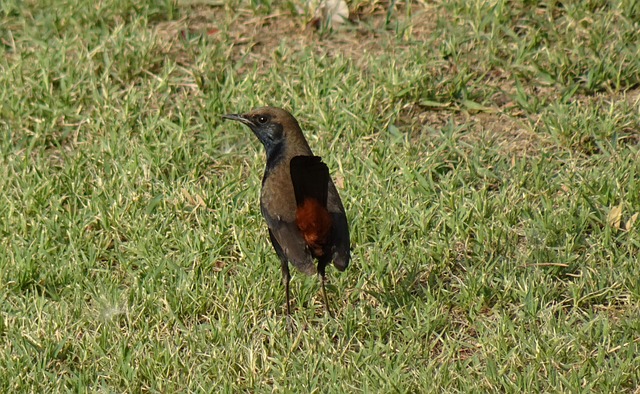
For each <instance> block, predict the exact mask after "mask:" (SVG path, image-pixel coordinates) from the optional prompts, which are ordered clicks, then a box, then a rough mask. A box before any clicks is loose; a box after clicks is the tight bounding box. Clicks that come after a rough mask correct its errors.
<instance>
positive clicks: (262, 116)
mask: <svg viewBox="0 0 640 394" xmlns="http://www.w3.org/2000/svg"><path fill="white" fill-rule="evenodd" d="M258 123H262V124H264V123H267V117H266V116H264V115H260V116H258Z"/></svg>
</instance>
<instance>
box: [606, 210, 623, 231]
mask: <svg viewBox="0 0 640 394" xmlns="http://www.w3.org/2000/svg"><path fill="white" fill-rule="evenodd" d="M621 219H622V204H620V205H617V206H615V207H613V208H611V211H609V215H607V223H608V224H609V226H611V227H613V228H615V229H619V228H620V220H621Z"/></svg>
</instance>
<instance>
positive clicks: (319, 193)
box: [223, 107, 351, 316]
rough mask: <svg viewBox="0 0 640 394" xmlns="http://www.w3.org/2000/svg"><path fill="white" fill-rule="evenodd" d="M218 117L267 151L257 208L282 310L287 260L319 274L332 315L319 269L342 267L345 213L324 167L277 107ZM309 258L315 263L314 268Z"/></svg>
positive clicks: (346, 251) (288, 277)
mask: <svg viewBox="0 0 640 394" xmlns="http://www.w3.org/2000/svg"><path fill="white" fill-rule="evenodd" d="M223 118H225V119H231V120H236V121H238V122H240V123H243V124H245V125H247V126H249V128H250V129H251V131H253V133H254V134H255V135H256V137H258V139H259V140H260V142H261V143H262V145H264V147H265V150H266V153H267V165H266V168H265V170H264V176H263V178H262V192H261V194H260V210H261V211H262V216H264V219H265V220H266V222H267V226H268V227H269V238H270V239H271V244H272V245H273V248H274V249H275V251H276V253H277V254H278V257H279V258H280V262H281V268H282V282H283V284H284V287H285V292H286V297H287V314H290V313H291V310H290V307H289V298H290V295H289V282H290V280H291V275H290V273H289V262H290V263H292V264H293V265H294V266H295V267H296V268H297V269H298V270H300V271H301V272H304V273H305V274H308V275H312V274H315V273H316V272H317V273H318V274H319V275H320V281H321V284H322V297H323V298H324V303H325V306H326V308H327V312H328V313H329V315H330V316H333V315H332V313H331V309H330V308H329V302H328V300H327V293H326V290H325V286H324V282H325V268H326V266H327V265H328V264H329V263H331V262H332V261H333V265H334V266H335V267H336V268H337V269H338V270H339V271H344V270H345V269H346V268H347V266H348V265H349V258H350V255H351V252H350V248H349V228H348V225H347V217H346V215H345V212H344V208H343V206H342V201H341V200H340V196H339V195H338V191H337V190H336V187H335V185H334V184H333V181H332V180H331V177H330V176H329V169H328V167H327V166H326V164H324V163H323V162H322V159H321V158H320V157H318V156H314V155H313V152H311V148H309V144H308V143H307V140H306V139H305V138H304V135H303V134H302V130H301V129H300V125H298V122H297V121H296V119H295V118H294V117H293V115H291V114H290V113H289V112H287V111H285V110H283V109H280V108H273V107H262V108H257V109H254V110H253V111H251V112H249V113H246V114H228V115H224V116H223ZM314 259H316V260H317V261H318V268H317V270H316V267H315V264H314Z"/></svg>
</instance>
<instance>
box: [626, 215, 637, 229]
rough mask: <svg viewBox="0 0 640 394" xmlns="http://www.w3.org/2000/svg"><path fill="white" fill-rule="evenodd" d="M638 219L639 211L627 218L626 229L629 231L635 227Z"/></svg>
mask: <svg viewBox="0 0 640 394" xmlns="http://www.w3.org/2000/svg"><path fill="white" fill-rule="evenodd" d="M636 220H638V212H636V213H634V214H633V215H632V216H631V217H630V218H629V220H627V222H626V223H625V224H624V229H625V230H627V231H629V230H631V229H632V228H633V225H634V224H635V223H636Z"/></svg>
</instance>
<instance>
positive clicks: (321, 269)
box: [318, 265, 333, 317]
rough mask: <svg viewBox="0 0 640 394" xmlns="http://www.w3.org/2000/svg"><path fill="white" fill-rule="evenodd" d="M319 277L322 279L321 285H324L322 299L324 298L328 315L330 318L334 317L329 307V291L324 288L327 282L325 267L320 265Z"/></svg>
mask: <svg viewBox="0 0 640 394" xmlns="http://www.w3.org/2000/svg"><path fill="white" fill-rule="evenodd" d="M318 276H319V277H320V284H321V285H322V298H324V306H325V308H327V313H328V314H329V316H331V317H333V313H331V308H330V307H329V299H328V298H327V290H326V289H325V288H324V282H325V280H326V277H325V273H324V267H323V266H321V265H318Z"/></svg>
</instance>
